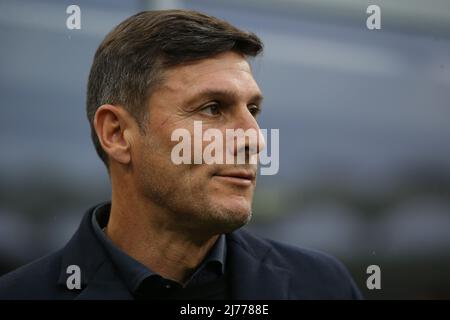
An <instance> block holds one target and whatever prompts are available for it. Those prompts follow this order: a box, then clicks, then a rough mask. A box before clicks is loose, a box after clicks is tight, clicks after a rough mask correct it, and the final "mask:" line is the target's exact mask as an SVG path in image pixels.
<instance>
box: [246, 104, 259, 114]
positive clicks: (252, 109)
mask: <svg viewBox="0 0 450 320" xmlns="http://www.w3.org/2000/svg"><path fill="white" fill-rule="evenodd" d="M248 111H250V113H251V114H252V115H253V116H254V117H256V116H257V115H258V114H259V113H260V112H261V109H260V108H259V107H258V106H257V105H255V104H252V105H249V106H248Z"/></svg>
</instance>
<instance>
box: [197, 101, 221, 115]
mask: <svg viewBox="0 0 450 320" xmlns="http://www.w3.org/2000/svg"><path fill="white" fill-rule="evenodd" d="M200 112H202V113H205V114H207V115H209V116H216V115H218V114H219V113H220V105H219V104H218V103H210V104H208V105H206V106H205V107H203V108H202V109H201V110H200Z"/></svg>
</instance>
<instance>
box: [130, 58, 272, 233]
mask: <svg viewBox="0 0 450 320" xmlns="http://www.w3.org/2000/svg"><path fill="white" fill-rule="evenodd" d="M261 99H262V98H261V92H260V90H259V88H258V85H257V84H256V82H255V80H254V79H253V76H252V73H251V69H250V66H249V64H248V63H247V61H246V60H245V59H244V57H242V56H241V55H239V54H237V53H234V52H226V53H223V54H220V55H217V56H214V57H212V58H208V59H203V60H200V61H197V62H193V63H189V64H184V65H180V66H176V67H173V68H170V69H169V70H167V71H166V72H165V73H164V76H163V82H162V84H161V85H160V86H159V87H158V88H156V89H155V90H154V91H153V93H152V95H151V98H150V100H149V105H148V108H149V109H148V110H149V115H148V117H147V119H146V120H145V123H144V126H145V128H146V130H145V133H142V134H140V135H139V136H138V138H137V141H135V146H134V148H133V149H132V151H131V152H132V168H133V171H132V172H133V179H135V182H136V185H137V187H138V192H139V193H140V195H142V196H143V197H145V199H146V201H150V202H152V203H154V204H156V205H157V206H159V207H161V208H163V209H166V211H167V212H170V217H167V218H168V219H173V221H176V223H177V225H178V226H183V227H186V228H192V229H195V230H205V231H207V232H216V233H221V232H230V231H232V230H234V229H236V228H239V227H241V226H242V225H244V224H245V223H247V222H248V221H249V219H250V217H251V207H252V198H253V192H254V189H255V185H256V169H257V167H256V165H251V164H249V163H248V159H247V162H246V164H236V161H234V163H235V164H205V163H204V162H203V163H202V164H179V165H177V164H174V163H173V161H172V160H171V152H172V149H173V148H174V146H175V145H177V144H178V143H179V141H172V140H171V135H172V133H173V132H174V130H176V129H180V128H183V129H187V130H188V131H189V132H190V135H191V142H193V141H194V121H202V127H203V131H205V130H207V129H209V128H215V129H218V130H220V131H221V132H222V134H223V137H224V138H223V145H224V148H223V150H222V152H223V153H227V152H228V153H230V154H231V155H232V156H233V157H237V154H238V152H244V151H245V150H246V148H250V149H252V147H253V150H254V151H253V152H255V150H258V151H260V149H261V148H262V147H263V143H264V142H263V141H262V140H260V139H258V142H257V143H255V144H256V145H253V146H251V145H249V143H252V142H250V141H248V140H247V141H246V145H242V144H241V145H239V144H237V145H235V147H234V149H233V148H230V147H229V145H230V144H229V141H226V140H227V138H226V135H225V130H226V129H238V128H241V129H243V130H247V129H252V130H255V131H257V132H258V133H259V127H258V124H257V122H256V120H255V116H256V114H257V113H258V110H259V107H260V103H261ZM197 138H198V137H197ZM234 141H235V144H236V142H237V141H236V140H234ZM202 143H203V148H204V147H205V146H206V145H207V144H209V143H210V142H202ZM192 150H193V148H192ZM246 152H247V153H248V152H252V151H249V150H248V149H247V151H246ZM192 159H193V158H192Z"/></svg>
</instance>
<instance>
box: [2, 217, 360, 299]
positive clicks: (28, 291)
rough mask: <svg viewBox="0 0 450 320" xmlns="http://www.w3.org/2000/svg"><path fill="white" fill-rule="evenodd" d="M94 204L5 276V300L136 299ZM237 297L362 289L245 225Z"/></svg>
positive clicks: (354, 294) (309, 255)
mask: <svg viewBox="0 0 450 320" xmlns="http://www.w3.org/2000/svg"><path fill="white" fill-rule="evenodd" d="M91 215H92V209H91V210H89V211H88V212H87V213H86V215H85V216H84V218H83V220H82V222H81V225H80V227H79V228H78V230H77V232H76V233H75V234H74V236H73V237H72V239H71V240H70V241H69V242H68V244H67V245H66V246H65V247H64V248H63V249H61V250H59V251H57V252H55V253H53V254H50V255H48V256H46V257H43V258H41V259H39V260H37V261H35V262H32V263H30V264H28V265H26V266H23V267H21V268H19V269H17V270H15V271H13V272H11V273H9V274H6V275H4V276H3V277H1V278H0V299H132V298H133V297H132V295H131V294H130V292H129V291H128V289H127V288H126V286H125V284H124V283H123V281H122V280H121V278H120V276H119V274H118V271H117V270H116V269H115V267H114V265H113V263H112V262H111V260H110V258H109V257H108V255H107V253H106V252H105V250H104V248H103V247H102V245H101V243H99V241H98V240H97V238H96V236H95V234H94V230H93V228H92V224H91ZM226 239H227V264H229V267H228V269H227V270H228V271H227V272H230V277H231V278H230V279H231V288H232V297H233V299H358V298H361V294H360V292H359V290H358V288H357V287H356V286H355V284H354V282H353V280H352V278H351V276H350V275H349V273H348V272H347V270H346V269H345V267H344V266H343V265H342V264H341V263H340V262H338V261H337V260H336V259H334V258H332V257H330V256H328V255H325V254H323V253H319V252H316V251H311V250H305V249H300V248H296V247H293V246H289V245H285V244H281V243H278V242H275V241H271V240H263V239H260V238H257V237H254V236H253V235H251V234H250V233H248V232H247V231H244V230H242V229H241V230H237V231H234V232H232V233H230V234H227V235H226ZM70 265H78V266H79V267H80V269H81V284H82V287H81V290H77V289H73V290H69V289H68V288H67V286H66V281H67V278H68V277H69V276H70V274H67V273H66V271H67V267H68V266H70Z"/></svg>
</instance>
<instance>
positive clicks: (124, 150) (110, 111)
mask: <svg viewBox="0 0 450 320" xmlns="http://www.w3.org/2000/svg"><path fill="white" fill-rule="evenodd" d="M132 121H133V117H132V116H131V115H130V114H129V113H128V112H127V111H126V110H125V109H124V108H122V107H120V106H114V105H111V104H104V105H102V106H100V107H99V108H98V109H97V111H96V112H95V116H94V128H95V132H96V133H97V137H98V140H99V141H100V144H101V146H102V148H103V150H104V151H105V152H106V153H107V154H108V157H109V159H111V160H115V161H117V162H119V163H121V164H129V163H130V161H131V148H130V147H131V145H130V143H131V139H130V134H131V132H130V131H131V128H132V124H133V123H132Z"/></svg>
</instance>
